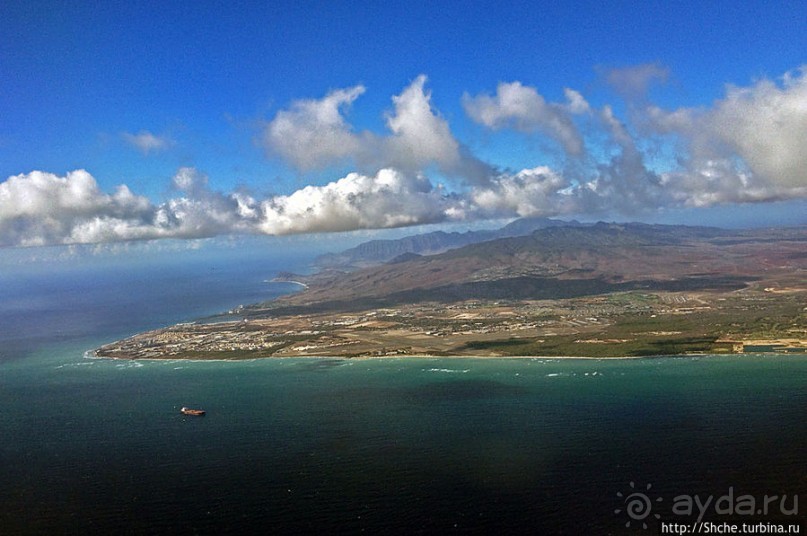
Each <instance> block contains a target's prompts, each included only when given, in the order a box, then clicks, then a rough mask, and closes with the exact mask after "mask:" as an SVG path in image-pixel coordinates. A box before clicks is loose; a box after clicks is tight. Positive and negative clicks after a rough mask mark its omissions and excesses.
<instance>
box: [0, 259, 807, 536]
mask: <svg viewBox="0 0 807 536" xmlns="http://www.w3.org/2000/svg"><path fill="white" fill-rule="evenodd" d="M236 268H237V269H236ZM144 270H145V271H144V272H142V273H141V272H130V273H117V274H112V275H110V274H108V273H104V274H102V275H104V277H107V278H108V279H103V278H101V279H99V278H98V277H97V276H96V275H93V276H92V277H90V276H87V275H86V274H84V275H82V274H78V275H70V276H68V275H65V276H63V277H64V279H62V280H59V281H60V282H61V283H65V284H60V285H57V286H58V288H60V289H61V290H60V292H62V294H58V293H57V294H56V295H54V294H53V293H52V292H51V291H50V290H49V287H48V286H47V284H49V283H52V282H53V281H54V280H53V278H50V277H48V278H45V279H36V278H33V279H32V278H28V279H26V280H25V281H23V283H24V284H20V285H18V286H16V287H13V288H11V287H8V286H7V287H4V288H0V295H2V297H3V298H4V299H3V300H2V304H3V305H2V306H0V326H2V330H0V344H2V348H3V351H4V356H3V358H2V359H0V438H2V440H0V471H2V473H0V534H63V533H65V534H66V533H69V534H87V533H91V532H96V533H108V534H185V533H197V534H244V533H247V534H249V533H256V534H257V533H260V534H263V533H266V532H271V533H275V534H299V533H306V532H308V533H310V532H318V533H329V534H330V533H333V534H356V533H361V532H364V533H369V534H379V533H383V534H434V533H440V534H443V533H457V534H487V533H491V532H507V533H514V534H633V533H636V534H646V533H648V532H647V531H645V530H644V529H643V528H642V527H641V523H640V521H646V522H647V523H648V529H647V530H648V531H650V533H657V525H654V523H657V521H656V519H655V517H654V516H649V517H647V518H646V519H642V520H637V519H632V518H629V517H627V515H626V513H625V510H624V507H625V501H624V500H623V498H624V496H625V495H627V494H628V493H629V492H631V491H633V490H635V489H641V490H643V491H646V492H647V495H652V496H653V497H654V498H655V497H659V498H662V499H664V500H663V501H661V502H659V503H657V504H656V503H654V510H653V513H654V514H659V515H660V517H662V519H664V518H669V517H670V516H671V513H670V508H671V506H672V504H671V503H672V499H673V498H674V497H676V496H678V495H681V494H691V495H694V494H699V495H701V496H704V497H705V496H707V495H714V496H719V495H724V494H726V492H727V491H728V490H729V489H733V490H735V491H736V494H738V495H739V494H742V493H745V494H752V495H754V496H757V497H759V498H760V500H761V499H762V497H763V495H766V494H767V495H771V494H778V495H782V494H788V495H789V496H791V497H792V496H793V495H799V494H802V496H804V495H805V494H806V493H807V490H805V487H807V486H805V476H804V475H805V472H804V460H805V458H806V455H807V441H806V440H807V418H805V417H807V409H805V408H807V404H806V403H807V389H805V388H806V387H807V356H799V355H793V356H781V355H755V356H733V357H698V358H692V357H688V358H659V359H641V360H614V361H598V360H547V359H512V360H490V359H487V360H486V359H412V358H410V359H385V360H354V361H350V360H335V359H284V360H258V361H250V362H182V361H158V362H117V361H111V360H97V359H86V358H84V357H83V354H84V352H85V351H86V350H88V349H90V348H93V347H95V346H97V345H99V344H102V343H104V342H108V341H109V340H112V339H114V338H117V337H120V336H124V335H127V334H130V333H133V332H136V331H139V330H142V329H146V328H148V327H155V325H162V324H165V323H170V322H176V321H182V320H188V319H191V318H194V317H195V316H201V315H204V314H211V313H213V312H216V311H221V310H223V309H226V308H229V307H233V306H234V305H236V304H238V303H248V302H249V301H254V299H253V300H250V299H248V298H249V297H250V296H256V295H257V296H260V297H261V299H265V298H266V297H267V296H268V297H271V295H273V294H272V293H273V292H274V293H275V295H276V293H277V292H280V291H282V290H283V289H279V288H277V289H272V290H269V289H268V288H269V287H267V285H266V284H265V283H263V280H264V279H265V278H266V277H267V276H271V270H269V271H268V272H269V273H267V268H266V267H265V266H263V265H261V264H256V265H254V266H243V265H239V266H238V267H227V266H224V267H221V268H220V269H217V270H213V271H211V270H209V269H208V268H207V267H204V266H203V267H196V268H194V270H195V271H194V270H191V271H190V272H187V271H186V272H182V273H180V274H179V276H177V274H176V273H175V272H166V271H165V270H154V268H153V267H152V268H145V269H144ZM233 273H236V274H241V275H240V276H239V277H237V278H234V277H233ZM189 274H190V275H193V274H196V275H195V277H194V278H189V277H188V275H189ZM217 274H220V275H217ZM104 281H106V282H104ZM200 282H201V283H200ZM219 284H221V286H219ZM270 287H271V286H270ZM69 289H73V290H69ZM121 289H125V290H126V292H125V293H124V294H121ZM216 289H219V290H218V291H216ZM285 290H288V289H285ZM65 292H67V294H64V293H65ZM65 296H68V298H65ZM11 298H14V299H11ZM161 300H162V301H161ZM77 302H78V303H80V304H81V305H82V308H81V309H80V316H79V318H75V314H76V307H75V305H76V303H77ZM155 310H157V311H159V313H153V311H155ZM43 315H44V316H43ZM41 318H46V319H47V321H46V322H40V323H39V324H36V325H28V322H30V321H31V319H41ZM10 326H14V328H11V327H10ZM183 405H187V406H191V407H202V408H204V409H206V410H207V411H208V415H207V416H206V417H204V418H189V417H184V416H182V415H180V413H179V411H178V409H179V408H180V407H181V406H183ZM631 482H634V484H635V488H631V487H630V483H631ZM647 484H650V485H651V490H647V489H646V485H647ZM651 491H652V493H651ZM617 493H622V494H623V495H622V497H623V498H620V497H619V496H618V495H617ZM616 510H620V512H619V513H615V511H616ZM707 517H708V516H707ZM767 517H768V518H777V517H778V518H781V516H767ZM800 517H801V518H803V517H804V516H803V515H801V516H800ZM763 518H766V516H760V519H763ZM627 522H631V526H630V527H626V526H625V525H626V523H627Z"/></svg>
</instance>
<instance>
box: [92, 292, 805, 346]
mask: <svg viewBox="0 0 807 536" xmlns="http://www.w3.org/2000/svg"><path fill="white" fill-rule="evenodd" d="M786 290H787V289H786ZM803 297H804V291H803V290H801V289H790V291H779V292H774V291H772V289H770V288H766V289H763V290H744V291H740V292H734V293H731V294H730V295H726V294H722V293H715V292H699V293H696V292H636V291H634V292H624V293H615V294H609V295H604V296H591V297H582V298H571V299H561V300H526V301H514V300H495V301H485V300H467V301H463V302H457V303H452V304H442V303H429V302H427V303H418V304H406V305H400V306H396V307H385V308H379V309H372V310H365V311H353V312H341V313H310V314H296V315H282V316H273V315H272V309H271V308H270V309H267V310H266V311H263V312H262V313H256V311H255V310H254V307H253V308H251V309H249V310H250V313H251V314H250V315H249V316H241V317H239V315H242V314H243V313H244V311H245V310H246V309H245V308H238V309H236V310H234V311H231V312H230V313H231V314H230V317H231V319H228V320H224V321H219V322H214V323H204V322H199V323H184V324H177V325H175V326H171V327H167V328H164V329H159V330H156V331H151V332H147V333H142V334H138V335H135V336H133V337H130V338H128V339H124V340H122V341H118V342H115V343H112V344H108V345H106V346H103V347H101V348H99V349H98V350H96V351H95V355H96V356H98V357H112V358H122V359H252V358H263V357H305V356H312V357H313V356H322V357H324V356H328V357H379V356H404V355H409V356H440V355H456V356H490V357H493V356H518V355H553V356H582V355H585V356H593V357H598V356H600V357H621V356H642V355H654V354H658V353H659V349H663V348H665V346H667V347H669V353H670V354H681V353H707V352H708V353H739V352H746V351H773V352H785V353H791V352H793V353H795V352H807V328H805V327H804V326H805V324H804V322H801V323H799V322H791V323H790V324H791V325H787V319H788V318H794V315H795V318H797V317H799V315H801V316H803V315H804V307H803V304H802V302H801V301H800V300H801V299H803ZM760 309H765V310H766V311H768V316H767V317H766V318H765V319H760V318H758V315H756V313H755V311H758V310H760ZM662 353H664V352H662Z"/></svg>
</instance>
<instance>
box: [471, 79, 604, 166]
mask: <svg viewBox="0 0 807 536" xmlns="http://www.w3.org/2000/svg"><path fill="white" fill-rule="evenodd" d="M566 98H567V99H568V101H569V102H568V104H566V105H563V104H557V103H549V102H547V101H546V99H544V97H542V96H541V95H540V94H539V93H538V91H537V90H536V89H535V88H533V87H528V86H524V85H522V84H521V82H511V83H500V84H499V85H498V87H497V88H496V95H494V96H490V95H477V96H476V97H471V96H470V95H468V94H465V95H463V97H462V105H463V107H464V108H465V113H467V114H468V117H470V118H471V119H473V120H474V121H475V122H477V123H479V124H482V125H484V126H486V127H488V128H491V129H500V128H504V127H513V128H516V129H517V130H521V131H524V132H533V131H539V132H542V133H543V134H545V135H547V136H549V137H551V138H553V139H555V140H556V141H558V142H559V143H560V144H561V145H562V146H563V148H564V150H565V151H566V152H567V153H569V154H570V155H573V156H579V155H581V154H582V153H583V137H582V136H581V135H580V132H579V131H578V130H577V127H576V126H575V124H574V122H573V121H572V117H571V116H572V114H579V113H585V112H587V111H588V103H587V102H586V101H585V99H584V98H583V96H582V95H581V94H580V93H578V92H577V91H574V90H571V89H567V90H566Z"/></svg>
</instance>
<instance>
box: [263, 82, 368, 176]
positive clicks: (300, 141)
mask: <svg viewBox="0 0 807 536" xmlns="http://www.w3.org/2000/svg"><path fill="white" fill-rule="evenodd" d="M364 91H365V89H364V86H355V87H352V88H347V89H339V90H336V91H331V92H330V93H328V94H327V95H326V96H325V97H324V98H322V99H320V100H314V99H307V100H299V101H295V102H294V103H292V105H291V107H290V108H289V109H287V110H281V111H279V112H278V113H277V115H275V118H274V119H273V120H272V121H271V122H270V123H269V124H268V125H267V127H266V130H265V132H264V138H263V141H264V144H265V146H266V148H267V149H268V150H269V151H271V152H274V153H276V154H278V155H279V156H281V157H282V158H284V159H285V160H287V161H288V162H290V163H291V164H292V165H293V166H295V167H296V168H298V169H301V170H303V171H308V170H311V169H316V168H321V167H326V166H328V165H331V164H334V163H336V162H338V161H340V160H342V159H344V158H347V157H352V156H354V155H355V154H356V153H357V152H358V151H359V150H360V149H361V143H362V142H361V136H359V135H357V134H355V133H354V132H353V131H352V129H351V127H350V125H349V124H348V123H347V121H346V120H345V118H344V116H343V115H342V112H343V111H344V109H345V108H347V107H348V106H350V104H351V103H353V101H354V100H356V99H357V98H358V97H359V95H361V94H362V93H364Z"/></svg>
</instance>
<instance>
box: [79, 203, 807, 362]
mask: <svg viewBox="0 0 807 536" xmlns="http://www.w3.org/2000/svg"><path fill="white" fill-rule="evenodd" d="M317 264H318V265H319V266H320V267H321V268H322V269H321V271H320V272H318V273H316V274H314V275H311V276H302V275H296V274H280V275H279V276H278V278H276V279H275V280H281V281H288V282H294V283H298V284H300V285H304V289H303V290H302V291H300V292H298V293H295V294H292V295H288V296H284V297H282V298H279V299H277V300H274V301H272V302H267V303H261V304H255V305H249V306H245V307H239V308H238V309H237V310H236V311H232V312H231V314H230V315H228V316H225V317H223V318H219V319H217V320H218V321H216V322H198V323H190V324H179V325H176V326H171V327H166V328H164V329H159V330H155V331H150V332H147V333H142V334H138V335H135V336H133V337H130V338H127V339H124V340H122V341H117V342H114V343H111V344H108V345H105V346H103V347H101V348H99V349H97V350H95V351H94V355H95V356H98V357H110V358H120V359H253V358H264V357H301V356H312V357H344V358H355V357H385V356H482V357H507V356H510V357H516V356H536V357H538V356H551V357H643V356H660V355H686V354H715V353H741V352H781V353H807V283H805V282H807V228H804V227H794V228H777V229H760V230H740V231H738V230H726V229H717V228H710V227H691V226H669V225H646V224H638V223H631V224H613V223H597V224H581V223H578V222H568V223H567V222H559V221H557V220H546V219H540V218H538V219H525V220H517V221H516V222H514V223H512V224H510V225H509V226H507V227H505V228H503V229H500V230H498V231H479V232H473V233H470V234H469V233H465V234H458V233H453V234H450V233H430V234H428V235H418V236H416V237H407V238H405V239H401V240H399V241H373V242H369V243H367V244H364V245H361V246H359V247H357V248H353V249H352V250H348V251H346V252H343V253H341V254H331V255H328V256H323V257H320V259H319V260H318V263H317Z"/></svg>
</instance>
